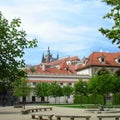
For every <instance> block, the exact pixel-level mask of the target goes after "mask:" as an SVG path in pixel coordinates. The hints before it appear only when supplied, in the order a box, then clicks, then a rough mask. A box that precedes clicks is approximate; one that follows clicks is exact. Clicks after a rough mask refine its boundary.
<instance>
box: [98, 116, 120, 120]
mask: <svg viewBox="0 0 120 120" xmlns="http://www.w3.org/2000/svg"><path fill="white" fill-rule="evenodd" d="M97 118H98V119H99V120H102V118H115V120H119V118H120V115H98V116H97Z"/></svg>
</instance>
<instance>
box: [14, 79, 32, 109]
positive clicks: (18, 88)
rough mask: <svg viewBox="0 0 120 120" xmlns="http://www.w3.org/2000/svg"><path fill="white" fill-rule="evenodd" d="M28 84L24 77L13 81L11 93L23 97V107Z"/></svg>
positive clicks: (28, 90) (28, 87)
mask: <svg viewBox="0 0 120 120" xmlns="http://www.w3.org/2000/svg"><path fill="white" fill-rule="evenodd" d="M30 90H31V89H30V85H29V84H28V80H27V79H26V78H21V79H18V80H16V81H15V82H14V88H13V91H14V92H13V94H14V96H17V97H23V105H24V109H25V102H26V101H25V98H26V96H28V95H29V94H30Z"/></svg>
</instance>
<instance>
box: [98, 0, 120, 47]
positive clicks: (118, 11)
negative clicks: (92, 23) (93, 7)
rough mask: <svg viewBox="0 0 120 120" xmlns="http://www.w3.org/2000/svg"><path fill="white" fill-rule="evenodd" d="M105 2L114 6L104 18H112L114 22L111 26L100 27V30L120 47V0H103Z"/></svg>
mask: <svg viewBox="0 0 120 120" xmlns="http://www.w3.org/2000/svg"><path fill="white" fill-rule="evenodd" d="M103 2H105V3H107V5H109V6H111V7H112V8H111V11H110V12H108V13H107V14H106V15H105V16H104V17H103V18H108V19H111V20H112V21H113V22H114V23H113V25H112V26H111V28H108V29H104V28H100V29H99V31H100V32H101V33H102V34H103V35H105V36H106V37H107V38H108V39H110V40H112V43H116V44H117V45H118V47H119V48H120V0H103Z"/></svg>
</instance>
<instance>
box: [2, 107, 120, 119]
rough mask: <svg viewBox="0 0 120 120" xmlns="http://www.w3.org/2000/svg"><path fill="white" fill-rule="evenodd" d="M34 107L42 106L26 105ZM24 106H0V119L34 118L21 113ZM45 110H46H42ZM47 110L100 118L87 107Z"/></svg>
mask: <svg viewBox="0 0 120 120" xmlns="http://www.w3.org/2000/svg"><path fill="white" fill-rule="evenodd" d="M33 107H40V106H35V105H34V106H26V108H33ZM21 110H22V108H14V107H13V106H11V107H0V120H33V119H31V113H30V114H27V115H22V114H21ZM41 112H44V111H41ZM45 112H49V113H50V112H51V113H54V114H67V115H80V114H81V115H84V114H85V115H91V116H92V117H91V118H90V120H98V119H97V117H96V115H97V113H92V112H89V111H85V109H76V108H75V109H74V108H64V107H53V110H52V111H45ZM103 114H113V115H115V114H120V113H103ZM53 120H56V118H55V117H53ZM62 120H69V119H67V118H66V119H62ZM75 120H85V119H84V118H81V119H77V118H76V119H75ZM104 120H114V119H113V118H111V119H110V118H109V119H104Z"/></svg>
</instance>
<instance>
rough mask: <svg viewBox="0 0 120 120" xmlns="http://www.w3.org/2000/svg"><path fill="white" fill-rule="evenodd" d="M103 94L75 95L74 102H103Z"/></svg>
mask: <svg viewBox="0 0 120 120" xmlns="http://www.w3.org/2000/svg"><path fill="white" fill-rule="evenodd" d="M103 101H104V99H103V96H101V95H96V97H95V95H89V96H80V95H76V96H74V104H103Z"/></svg>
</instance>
